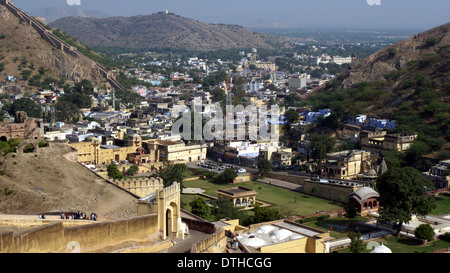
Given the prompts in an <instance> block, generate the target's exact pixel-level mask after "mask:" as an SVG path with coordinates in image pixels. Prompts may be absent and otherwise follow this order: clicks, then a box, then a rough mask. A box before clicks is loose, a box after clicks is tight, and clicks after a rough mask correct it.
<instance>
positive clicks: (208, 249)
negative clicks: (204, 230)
mask: <svg viewBox="0 0 450 273" xmlns="http://www.w3.org/2000/svg"><path fill="white" fill-rule="evenodd" d="M226 248H227V236H226V235H225V230H224V229H222V228H220V229H219V230H218V231H217V232H215V233H213V234H211V235H210V236H208V237H207V238H205V239H203V240H201V241H198V242H196V243H195V244H193V245H192V248H191V253H225V252H226Z"/></svg>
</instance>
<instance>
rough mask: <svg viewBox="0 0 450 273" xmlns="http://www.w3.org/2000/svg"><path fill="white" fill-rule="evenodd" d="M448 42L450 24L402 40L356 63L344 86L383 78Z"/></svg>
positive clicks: (432, 52) (343, 83)
mask: <svg viewBox="0 0 450 273" xmlns="http://www.w3.org/2000/svg"><path fill="white" fill-rule="evenodd" d="M449 44H450V23H447V24H444V25H441V26H438V27H435V28H433V29H430V30H428V31H425V32H422V33H419V34H417V35H414V36H412V37H410V38H408V39H406V40H402V41H399V42H397V43H395V44H393V45H391V46H389V47H386V48H384V49H383V50H380V51H378V52H376V53H374V54H372V55H371V56H369V57H367V58H365V59H363V60H361V61H360V62H358V63H357V64H355V65H353V69H352V70H350V71H349V72H348V75H347V77H346V78H345V79H344V80H343V81H342V87H344V88H346V87H350V86H351V85H353V84H356V83H361V82H366V81H376V80H383V79H384V77H385V75H387V74H389V73H392V72H394V71H397V70H399V69H403V68H406V67H407V65H408V63H410V62H411V61H415V60H420V59H422V58H423V56H426V55H427V54H435V53H436V52H438V51H439V49H440V48H441V47H444V46H448V45H449ZM430 72H432V71H430Z"/></svg>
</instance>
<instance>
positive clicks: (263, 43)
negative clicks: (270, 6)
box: [50, 13, 290, 51]
mask: <svg viewBox="0 0 450 273" xmlns="http://www.w3.org/2000/svg"><path fill="white" fill-rule="evenodd" d="M50 25H51V26H52V27H53V28H56V29H61V30H63V31H65V32H67V33H68V34H70V35H72V36H74V37H75V38H77V39H79V40H80V41H81V42H82V43H84V44H86V45H88V46H90V47H118V48H130V49H166V48H171V49H182V50H189V51H212V50H218V49H230V48H253V47H254V48H267V49H273V48H280V47H289V46H290V45H289V43H287V42H286V41H285V40H283V39H281V38H278V37H274V36H270V35H267V34H262V33H253V32H252V31H250V30H248V29H245V28H243V27H241V26H236V25H223V24H219V25H217V24H207V23H203V22H199V21H196V20H192V19H188V18H184V17H181V16H178V15H175V14H170V13H169V14H166V13H155V14H151V15H146V16H134V17H110V18H104V19H99V18H76V17H68V18H63V19H59V20H56V21H54V22H53V23H51V24H50Z"/></svg>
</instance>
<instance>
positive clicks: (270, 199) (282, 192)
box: [181, 179, 344, 216]
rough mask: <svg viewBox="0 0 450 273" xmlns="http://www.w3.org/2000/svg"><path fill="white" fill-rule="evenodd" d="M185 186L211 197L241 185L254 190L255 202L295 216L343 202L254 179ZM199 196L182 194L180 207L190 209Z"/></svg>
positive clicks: (329, 209)
mask: <svg viewBox="0 0 450 273" xmlns="http://www.w3.org/2000/svg"><path fill="white" fill-rule="evenodd" d="M183 185H184V187H185V188H201V189H203V190H204V193H205V194H207V195H210V196H213V197H217V190H219V189H226V188H230V187H235V186H237V185H238V186H241V187H245V188H249V189H252V190H254V191H256V193H257V194H256V202H257V203H258V201H262V202H264V203H269V204H271V205H272V206H274V207H278V208H284V209H288V210H290V211H292V213H293V214H294V215H296V216H300V215H310V214H314V213H316V212H317V211H331V210H337V209H342V208H343V207H344V204H341V203H338V202H333V201H331V202H330V201H328V200H325V199H322V198H319V197H314V196H311V195H307V194H303V193H300V192H297V191H292V190H289V189H284V188H280V187H277V186H273V185H268V184H264V183H260V182H256V181H248V182H242V183H239V184H235V185H230V184H229V185H222V184H217V183H214V182H212V181H211V180H201V179H200V180H192V181H185V182H183ZM197 197H199V195H190V194H182V195H181V201H182V206H183V207H182V208H183V209H185V210H187V211H190V207H189V203H190V202H191V201H192V200H194V199H196V198H197ZM202 198H204V199H206V200H208V198H206V197H204V196H202Z"/></svg>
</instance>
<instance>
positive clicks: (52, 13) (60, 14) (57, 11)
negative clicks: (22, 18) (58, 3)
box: [29, 6, 108, 24]
mask: <svg viewBox="0 0 450 273" xmlns="http://www.w3.org/2000/svg"><path fill="white" fill-rule="evenodd" d="M29 14H30V15H31V16H39V17H43V18H45V19H46V22H47V24H49V23H51V22H53V21H56V20H58V19H61V18H64V17H69V16H74V17H83V18H84V17H93V18H106V17H108V15H107V14H105V13H103V12H101V11H98V10H85V9H82V8H80V7H78V6H67V7H48V8H40V9H36V10H33V11H31V12H29Z"/></svg>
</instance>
